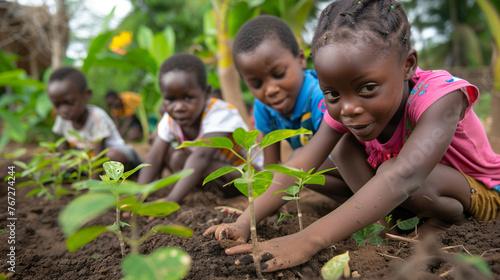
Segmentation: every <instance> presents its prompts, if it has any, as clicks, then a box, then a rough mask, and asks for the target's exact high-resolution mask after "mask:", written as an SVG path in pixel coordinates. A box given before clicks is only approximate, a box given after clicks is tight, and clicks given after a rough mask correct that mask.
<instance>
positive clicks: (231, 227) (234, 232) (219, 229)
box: [203, 222, 250, 242]
mask: <svg viewBox="0 0 500 280" xmlns="http://www.w3.org/2000/svg"><path fill="white" fill-rule="evenodd" d="M211 233H214V236H215V238H216V239H217V240H222V239H231V240H235V241H242V242H247V240H248V237H249V236H250V228H249V227H248V225H240V224H238V223H237V222H235V223H232V224H220V225H215V226H211V227H209V228H208V229H207V230H206V231H205V232H204V233H203V235H204V236H207V235H209V234H211Z"/></svg>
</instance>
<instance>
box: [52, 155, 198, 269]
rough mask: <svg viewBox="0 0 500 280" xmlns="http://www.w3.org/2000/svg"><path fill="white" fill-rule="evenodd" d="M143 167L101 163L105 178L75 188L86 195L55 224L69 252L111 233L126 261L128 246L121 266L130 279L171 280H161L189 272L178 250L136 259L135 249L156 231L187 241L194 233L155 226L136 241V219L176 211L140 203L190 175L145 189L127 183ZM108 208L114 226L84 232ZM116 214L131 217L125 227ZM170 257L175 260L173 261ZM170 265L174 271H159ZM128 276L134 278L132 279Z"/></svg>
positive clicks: (170, 204) (172, 204) (159, 204)
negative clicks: (113, 216) (127, 229)
mask: <svg viewBox="0 0 500 280" xmlns="http://www.w3.org/2000/svg"><path fill="white" fill-rule="evenodd" d="M145 166H149V164H140V165H139V166H137V167H136V168H134V169H132V170H130V171H127V172H124V167H123V164H121V163H120V162H116V161H108V162H105V163H104V164H103V167H104V170H105V171H106V174H105V175H103V176H101V179H102V181H99V180H88V181H83V182H79V183H76V184H75V188H77V189H79V190H84V189H87V190H88V193H86V194H83V195H80V196H78V197H77V198H75V199H74V200H73V201H71V202H70V203H69V204H68V205H66V207H64V209H63V210H62V211H61V213H60V215H59V224H60V225H61V228H62V231H63V233H64V235H65V236H66V237H67V239H66V244H67V246H68V250H69V251H70V252H74V251H76V250H77V249H78V248H80V247H82V246H84V245H86V244H88V243H89V242H91V241H93V240H94V239H96V238H97V237H98V236H99V235H101V234H103V233H104V232H107V231H109V232H112V233H114V234H116V236H117V237H118V239H119V240H120V249H121V253H122V256H123V257H125V256H126V253H125V244H127V245H129V246H130V251H131V255H129V256H126V257H125V259H124V260H123V263H122V266H123V268H124V272H125V274H126V275H129V276H130V277H131V278H130V279H139V278H140V279H171V278H164V277H163V276H165V275H170V274H169V273H173V274H175V275H177V274H182V275H185V273H187V271H188V270H189V265H190V259H189V256H188V255H187V254H186V253H185V252H183V251H182V250H179V249H175V248H162V249H159V250H157V251H155V252H153V253H152V254H151V255H150V256H142V255H140V254H138V252H139V246H140V245H141V244H142V243H143V242H144V241H145V240H146V239H147V238H149V237H150V236H151V235H153V234H155V233H158V232H161V233H169V234H175V235H179V236H183V237H191V235H192V233H193V230H192V229H190V228H186V227H183V226H180V225H174V224H169V225H157V226H154V227H152V228H151V229H150V230H149V231H148V232H147V233H146V234H144V235H143V236H138V226H137V217H138V216H147V217H166V216H168V215H170V214H171V213H173V212H175V211H177V210H178V209H179V204H177V203H175V202H167V201H153V202H145V200H146V198H147V197H148V196H149V195H150V194H151V193H153V192H155V191H158V190H160V189H162V188H164V187H166V186H168V185H171V184H174V183H176V182H177V181H178V180H180V179H181V178H183V177H186V176H188V175H190V174H191V173H192V172H193V170H191V169H189V170H183V171H182V172H178V173H174V174H172V175H170V176H168V177H166V178H163V179H160V180H157V181H154V182H151V183H149V184H146V185H139V184H137V183H135V182H133V181H130V180H127V178H128V177H129V176H131V175H132V174H133V173H135V172H136V171H138V170H139V169H141V168H143V167H145ZM113 208H114V209H115V213H116V221H115V223H114V224H113V225H109V226H100V225H95V226H87V227H83V226H84V225H85V224H87V223H88V222H90V221H91V220H93V219H95V218H97V217H99V216H101V215H103V214H105V213H106V212H108V211H109V210H111V209H113ZM121 211H129V212H131V218H130V224H127V223H124V222H122V221H121V219H120V217H121ZM125 226H130V228H131V230H130V236H125V235H124V233H123V232H122V228H123V227H125ZM82 227H83V228H82ZM172 258H174V259H175V260H172ZM166 260H169V262H170V263H167V262H166ZM172 263H175V264H178V266H177V267H176V268H175V269H174V268H171V269H168V271H169V272H167V271H166V270H165V269H164V268H165V267H170V266H172ZM180 272H182V273H180ZM148 275H149V276H151V275H156V276H159V275H163V276H162V277H161V278H154V277H150V278H141V277H149V276H148ZM132 276H134V277H139V278H133V277H132ZM181 277H182V276H181ZM126 279H128V278H126ZM173 279H179V278H173Z"/></svg>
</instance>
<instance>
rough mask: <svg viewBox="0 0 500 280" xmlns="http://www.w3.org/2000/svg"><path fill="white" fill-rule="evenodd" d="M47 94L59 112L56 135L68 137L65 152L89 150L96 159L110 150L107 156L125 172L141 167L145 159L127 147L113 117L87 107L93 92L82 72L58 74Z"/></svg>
mask: <svg viewBox="0 0 500 280" xmlns="http://www.w3.org/2000/svg"><path fill="white" fill-rule="evenodd" d="M47 92H48V95H49V98H50V101H51V102H52V104H53V105H54V108H55V109H56V111H57V117H56V121H55V123H54V126H53V127H52V131H53V132H54V133H56V134H58V135H62V136H65V137H67V145H66V147H65V148H77V149H85V148H89V149H91V151H92V153H93V154H94V155H97V154H99V153H100V152H101V151H102V150H104V149H106V148H109V151H108V152H107V153H106V156H107V157H109V159H110V160H114V161H119V162H121V163H123V165H124V166H125V170H129V169H132V168H134V167H136V166H137V165H139V164H140V163H141V158H140V157H139V155H138V154H137V153H136V152H135V151H134V150H133V149H132V148H131V147H129V146H127V145H126V144H125V141H124V140H123V138H122V137H121V136H120V133H118V130H117V129H116V126H115V124H114V123H113V121H112V120H111V118H110V117H109V115H108V114H107V113H106V112H105V111H104V110H103V109H101V108H99V107H97V106H95V105H88V104H87V101H88V99H89V98H90V96H91V95H92V91H91V90H90V89H89V88H88V86H87V80H86V79H85V76H84V74H83V73H82V72H80V71H79V70H77V69H75V68H72V67H61V68H59V69H57V70H55V71H54V72H53V73H52V74H51V75H50V77H49V83H48V86H47ZM72 131H74V132H76V133H77V134H79V135H80V136H81V138H78V137H76V136H75V135H74V134H72V133H71V132H72ZM82 139H83V141H82Z"/></svg>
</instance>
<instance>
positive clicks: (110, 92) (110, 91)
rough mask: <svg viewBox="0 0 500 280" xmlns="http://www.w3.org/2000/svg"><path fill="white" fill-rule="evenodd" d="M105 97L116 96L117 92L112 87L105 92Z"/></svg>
mask: <svg viewBox="0 0 500 280" xmlns="http://www.w3.org/2000/svg"><path fill="white" fill-rule="evenodd" d="M105 98H113V99H115V98H118V93H117V92H116V91H114V90H112V89H110V90H108V92H106V97H105Z"/></svg>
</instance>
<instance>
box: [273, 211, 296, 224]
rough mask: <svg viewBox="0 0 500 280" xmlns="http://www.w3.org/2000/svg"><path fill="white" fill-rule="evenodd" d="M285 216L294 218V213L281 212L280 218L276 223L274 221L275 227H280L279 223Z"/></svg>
mask: <svg viewBox="0 0 500 280" xmlns="http://www.w3.org/2000/svg"><path fill="white" fill-rule="evenodd" d="M285 218H293V215H292V214H285V213H283V212H280V217H279V218H278V220H277V221H276V223H274V227H278V226H279V224H280V223H281V221H283V220H284V219H285Z"/></svg>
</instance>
